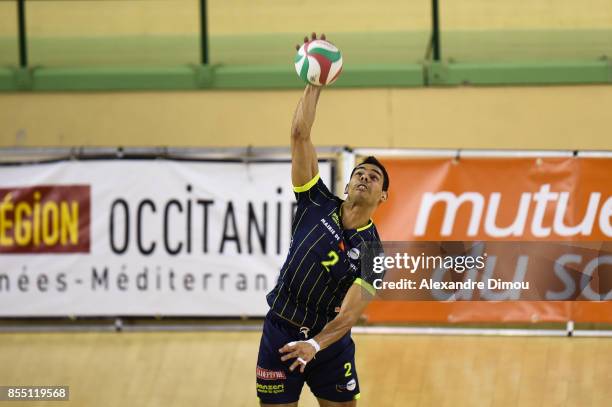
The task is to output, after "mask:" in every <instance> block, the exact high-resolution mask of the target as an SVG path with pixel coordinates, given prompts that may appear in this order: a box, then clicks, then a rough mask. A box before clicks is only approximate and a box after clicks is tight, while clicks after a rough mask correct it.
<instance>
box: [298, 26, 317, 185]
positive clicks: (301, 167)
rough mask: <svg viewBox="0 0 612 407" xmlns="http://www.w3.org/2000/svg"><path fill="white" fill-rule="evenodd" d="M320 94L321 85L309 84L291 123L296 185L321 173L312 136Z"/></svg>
mask: <svg viewBox="0 0 612 407" xmlns="http://www.w3.org/2000/svg"><path fill="white" fill-rule="evenodd" d="M316 38H317V36H316V34H315V33H312V39H313V40H315V39H316ZM321 39H325V34H323V35H322V36H321ZM304 42H308V37H305V38H304ZM297 48H299V46H298V47H297ZM320 94H321V87H320V86H313V85H307V86H306V89H304V94H303V95H302V98H301V99H300V101H299V102H298V105H297V108H296V109H295V113H294V114H293V122H292V123H291V181H292V183H293V185H294V186H296V187H298V186H302V185H304V184H306V183H308V182H309V181H310V180H312V179H313V178H314V177H315V175H317V174H318V173H319V165H318V162H317V153H316V151H315V148H314V145H313V144H312V140H311V138H310V130H311V129H312V125H313V123H314V120H315V115H316V112H317V102H318V101H319V95H320Z"/></svg>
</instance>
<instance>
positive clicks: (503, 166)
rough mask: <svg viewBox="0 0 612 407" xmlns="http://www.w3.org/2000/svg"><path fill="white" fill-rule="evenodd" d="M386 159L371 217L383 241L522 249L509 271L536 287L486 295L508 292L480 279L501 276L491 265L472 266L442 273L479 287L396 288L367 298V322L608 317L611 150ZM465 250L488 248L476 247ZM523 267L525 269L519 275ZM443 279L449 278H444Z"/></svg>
mask: <svg viewBox="0 0 612 407" xmlns="http://www.w3.org/2000/svg"><path fill="white" fill-rule="evenodd" d="M383 162H384V164H385V166H386V168H387V171H388V172H389V175H390V180H391V188H390V193H389V199H388V200H387V202H385V203H383V204H382V205H381V206H380V208H379V209H378V211H377V213H376V217H375V219H374V220H375V223H376V225H377V227H378V230H379V231H380V234H381V238H382V239H383V240H384V241H388V242H400V244H402V243H401V242H404V243H403V244H404V246H406V245H408V244H412V245H413V246H414V244H415V243H418V242H438V243H437V244H430V245H429V246H428V248H427V249H423V250H421V251H415V253H416V257H419V256H420V257H421V258H423V259H425V258H426V257H429V256H427V254H428V253H429V254H431V253H433V254H438V255H440V254H443V253H445V251H447V250H446V249H447V248H445V247H444V246H448V244H446V245H444V244H440V243H439V242H457V244H459V245H460V246H461V250H462V253H464V254H466V253H467V254H470V252H468V251H467V249H463V247H464V246H465V247H466V248H467V247H468V246H472V245H469V244H468V243H469V242H472V243H474V245H473V246H474V247H478V246H482V247H485V248H488V251H489V254H491V253H495V250H497V254H499V253H502V254H504V255H506V256H507V255H508V254H509V253H510V254H511V253H513V252H514V253H518V254H520V255H518V254H517V255H516V256H515V257H514V260H512V262H511V263H508V264H507V267H506V268H505V276H506V277H508V278H509V279H510V281H513V282H514V283H515V284H523V285H525V284H527V286H529V284H531V287H532V288H531V291H530V292H525V293H524V295H523V296H517V297H516V298H517V299H519V298H525V300H521V301H518V300H517V301H503V302H501V301H500V302H496V301H491V300H494V299H495V298H500V299H501V298H504V299H506V300H507V299H512V297H511V296H510V297H508V296H507V295H501V294H503V293H504V292H503V291H500V292H497V291H496V289H497V287H494V288H491V286H485V285H484V283H485V280H483V279H484V277H487V280H490V281H493V282H495V281H499V282H501V279H499V277H500V275H494V274H492V273H491V270H488V273H487V272H483V273H481V277H479V274H478V273H476V274H474V273H471V274H470V273H466V274H465V275H460V276H457V275H455V276H454V277H453V276H452V275H448V276H447V280H448V279H449V278H450V279H451V280H453V279H454V281H453V284H455V286H458V285H457V283H459V282H460V280H463V279H464V278H467V277H466V276H468V274H470V275H472V276H474V280H473V281H471V282H472V283H474V284H477V285H476V286H474V287H476V288H475V290H474V289H472V290H471V291H469V292H468V291H457V292H452V290H445V291H436V292H434V291H431V292H424V291H421V292H418V293H417V292H412V293H411V294H410V295H406V292H407V291H404V292H403V293H402V294H394V295H395V297H394V298H393V299H392V300H388V299H387V300H380V301H375V302H374V303H372V304H371V305H370V306H369V308H368V310H367V316H368V320H369V321H372V322H401V321H403V322H408V321H439V322H478V321H492V322H525V321H528V322H537V321H566V320H574V321H589V322H612V302H610V301H609V299H610V298H611V297H612V290H611V287H612V284H610V281H612V280H611V277H612V256H610V253H612V160H611V159H609V158H577V157H567V158H461V159H459V160H457V159H433V158H427V159H421V158H418V159H388V160H383ZM476 242H482V243H478V244H476ZM511 242H515V243H514V244H512V243H511ZM555 242H556V243H555ZM519 243H520V244H519ZM570 243H571V244H570ZM529 245H530V246H529ZM427 250H429V251H427ZM568 250H569V251H568ZM386 251H388V249H386ZM423 253H425V255H423ZM471 254H474V255H480V256H482V255H483V254H484V255H485V256H486V254H487V253H486V250H484V251H483V249H480V251H477V252H475V253H471ZM529 256H531V257H529ZM397 259H398V260H399V259H400V257H398V258H397ZM534 259H535V260H537V261H534ZM417 260H418V259H417ZM482 260H483V262H482V263H481V264H482V265H483V267H485V265H494V264H495V263H494V259H493V258H489V259H488V260H487V259H486V258H485V257H482ZM521 262H522V263H521ZM395 268H396V269H398V266H396V267H395ZM498 268H499V267H498ZM483 270H484V269H483ZM519 271H520V272H521V273H522V274H521V275H520V276H519V277H517V275H518V274H517V273H518V272H519ZM433 274H434V273H432V277H435V276H434V275H433ZM389 275H390V276H392V277H391V278H392V279H395V282H394V284H395V285H397V286H398V287H399V285H398V284H399V283H402V284H404V286H408V285H410V284H415V283H416V281H415V282H409V280H410V279H409V278H408V279H406V278H403V277H405V276H406V274H405V272H404V271H397V270H392V272H390V273H389ZM439 277H440V280H442V279H443V278H442V276H439ZM419 281H421V279H419ZM431 282H432V284H433V283H434V281H431ZM395 285H393V287H395ZM438 285H439V284H438ZM479 285H482V289H481V290H480V289H479V288H478V287H479ZM442 286H444V287H449V286H450V287H453V286H452V285H449V284H448V283H445V284H443V285H442ZM386 287H389V285H387V286H386ZM462 287H463V286H462ZM534 287H535V288H534ZM578 288H579V289H578ZM602 290H603V291H602ZM417 294H418V296H417ZM390 296H391V297H393V296H392V295H390V294H389V295H387V297H388V298H390ZM417 298H418V299H419V301H417V300H416V299H417ZM423 299H425V300H426V301H424V300H423ZM457 299H463V300H462V301H457ZM466 299H469V301H466ZM484 299H489V301H484ZM551 299H553V300H551ZM570 299H571V300H572V301H571V302H570V301H568V300H570Z"/></svg>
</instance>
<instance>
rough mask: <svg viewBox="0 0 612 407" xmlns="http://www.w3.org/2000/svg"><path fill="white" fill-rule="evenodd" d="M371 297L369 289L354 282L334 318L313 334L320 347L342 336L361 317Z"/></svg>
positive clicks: (324, 346) (322, 347)
mask: <svg viewBox="0 0 612 407" xmlns="http://www.w3.org/2000/svg"><path fill="white" fill-rule="evenodd" d="M356 281H357V280H356ZM372 298H374V295H372V294H371V292H370V291H368V290H367V289H365V288H364V287H363V286H362V285H360V284H359V283H354V284H353V285H352V286H351V288H349V290H348V292H347V293H346V296H345V297H344V300H343V301H342V305H341V307H340V312H339V313H338V315H337V316H336V318H334V319H333V320H331V321H330V322H328V323H327V325H325V327H323V330H322V331H321V332H320V333H319V334H318V335H317V336H315V338H314V339H315V340H316V341H317V342H318V343H319V345H320V346H321V349H325V348H327V347H328V346H329V345H331V344H332V343H334V342H336V341H337V340H338V339H340V338H342V337H343V336H344V335H345V334H346V333H347V332H348V331H349V330H350V329H351V328H352V327H353V326H354V325H355V324H356V323H357V321H359V317H361V315H362V314H363V311H365V309H366V307H367V306H368V304H369V302H370V301H371V300H372Z"/></svg>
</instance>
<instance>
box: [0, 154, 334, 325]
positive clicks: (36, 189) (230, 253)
mask: <svg viewBox="0 0 612 407" xmlns="http://www.w3.org/2000/svg"><path fill="white" fill-rule="evenodd" d="M319 167H320V169H321V176H322V178H323V180H324V181H325V182H326V184H327V185H329V186H330V187H331V181H332V174H331V173H332V166H331V164H330V163H320V164H319ZM294 202H295V197H294V195H293V191H292V188H291V164H290V163H288V162H280V163H279V162H274V163H272V162H261V163H248V164H245V163H234V162H186V161H163V160H104V161H77V162H60V163H52V164H40V165H25V166H8V167H0V316H65V315H79V316H109V315H111V316H112V315H122V316H136V315H173V316H224V315H225V316H228V315H248V316H261V315H264V314H265V312H266V311H267V309H268V306H267V304H266V301H265V295H266V293H267V292H269V291H270V290H271V289H272V288H273V286H274V284H275V282H276V278H277V276H278V272H279V269H280V267H281V265H282V263H283V261H284V258H285V255H286V253H287V250H288V247H289V240H290V235H291V220H292V216H293V213H294Z"/></svg>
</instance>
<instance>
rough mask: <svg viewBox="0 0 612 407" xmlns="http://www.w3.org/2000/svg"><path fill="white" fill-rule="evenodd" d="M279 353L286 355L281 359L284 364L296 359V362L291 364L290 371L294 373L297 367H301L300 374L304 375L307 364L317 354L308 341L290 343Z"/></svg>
mask: <svg viewBox="0 0 612 407" xmlns="http://www.w3.org/2000/svg"><path fill="white" fill-rule="evenodd" d="M278 351H279V352H280V353H284V354H285V355H283V356H282V357H281V360H282V361H283V362H284V361H286V360H289V359H294V358H295V361H294V362H293V363H292V364H291V366H290V367H289V370H291V371H292V372H293V371H294V370H295V368H296V367H298V366H300V372H302V373H304V369H305V368H306V364H307V363H308V362H310V361H311V360H312V359H313V358H314V356H315V354H316V353H317V351H316V349H315V348H314V346H312V345H311V344H309V343H308V342H306V341H299V342H289V343H288V344H286V345H285V346H283V347H282V348H280V349H279V350H278Z"/></svg>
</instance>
